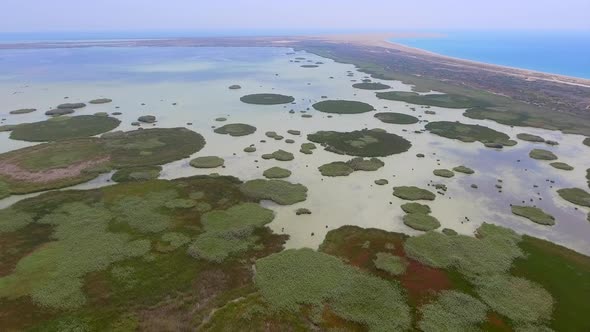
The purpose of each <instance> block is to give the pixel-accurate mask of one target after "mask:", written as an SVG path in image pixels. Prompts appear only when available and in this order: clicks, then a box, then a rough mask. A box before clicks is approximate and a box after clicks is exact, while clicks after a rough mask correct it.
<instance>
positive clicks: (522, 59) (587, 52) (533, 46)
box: [392, 31, 590, 78]
mask: <svg viewBox="0 0 590 332" xmlns="http://www.w3.org/2000/svg"><path fill="white" fill-rule="evenodd" d="M441 35H442V36H441V37H433V38H399V39H394V40H392V42H395V43H399V44H403V45H407V46H410V47H415V48H420V49H424V50H427V51H430V52H434V53H438V54H443V55H447V56H452V57H456V58H462V59H468V60H473V61H478V62H485V63H491V64H497V65H502V66H509V67H517V68H524V69H531V70H535V71H541V72H546V73H553V74H561V75H567V76H574V77H582V78H590V31H574V32H572V31H563V32H546V31H544V32H523V31H506V32H485V31H477V32H457V31H455V32H441Z"/></svg>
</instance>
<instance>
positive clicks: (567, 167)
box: [549, 162, 574, 171]
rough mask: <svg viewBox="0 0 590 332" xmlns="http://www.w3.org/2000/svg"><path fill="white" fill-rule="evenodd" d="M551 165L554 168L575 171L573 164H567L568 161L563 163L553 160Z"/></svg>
mask: <svg viewBox="0 0 590 332" xmlns="http://www.w3.org/2000/svg"><path fill="white" fill-rule="evenodd" d="M549 165H551V166H553V167H554V168H557V169H561V170H564V171H573V170H574V167H573V166H571V165H569V164H566V163H562V162H553V163H551V164H549Z"/></svg>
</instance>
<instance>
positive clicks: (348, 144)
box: [307, 129, 412, 157]
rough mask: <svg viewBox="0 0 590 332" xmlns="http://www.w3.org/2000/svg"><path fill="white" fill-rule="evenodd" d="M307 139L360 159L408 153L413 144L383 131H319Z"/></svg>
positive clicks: (327, 148)
mask: <svg viewBox="0 0 590 332" xmlns="http://www.w3.org/2000/svg"><path fill="white" fill-rule="evenodd" d="M307 139H308V140H310V141H312V142H315V143H319V144H321V145H322V146H323V147H324V148H325V149H326V150H327V151H330V152H334V153H337V154H346V155H351V156H358V157H385V156H389V155H392V154H398V153H403V152H406V151H408V150H409V149H410V147H411V146H412V144H411V143H410V142H409V141H408V140H406V139H404V138H403V137H401V136H398V135H395V134H390V133H387V132H384V131H382V130H368V129H363V130H356V131H352V132H337V131H318V132H316V133H314V134H309V135H307Z"/></svg>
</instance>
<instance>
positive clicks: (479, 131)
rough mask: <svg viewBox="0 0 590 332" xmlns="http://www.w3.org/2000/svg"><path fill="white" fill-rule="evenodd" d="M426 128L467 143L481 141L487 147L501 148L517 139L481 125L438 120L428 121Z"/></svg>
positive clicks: (512, 143) (439, 134)
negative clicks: (511, 138)
mask: <svg viewBox="0 0 590 332" xmlns="http://www.w3.org/2000/svg"><path fill="white" fill-rule="evenodd" d="M425 128H426V129H427V130H428V131H430V132H431V133H433V134H435V135H438V136H442V137H446V138H450V139H457V140H460V141H462V142H466V143H472V142H476V141H479V142H481V143H483V144H484V145H486V147H494V148H501V147H503V146H513V145H515V144H516V142H515V141H512V140H510V136H508V135H506V134H504V133H501V132H499V131H496V130H493V129H491V128H488V127H484V126H480V125H470V124H464V123H460V122H451V121H437V122H430V123H428V124H427V125H426V126H425Z"/></svg>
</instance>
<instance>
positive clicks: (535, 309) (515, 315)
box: [476, 275, 553, 324]
mask: <svg viewBox="0 0 590 332" xmlns="http://www.w3.org/2000/svg"><path fill="white" fill-rule="evenodd" d="M476 291H477V293H478V294H479V296H481V298H482V300H483V301H484V302H485V303H486V304H488V305H489V306H490V307H491V308H492V309H493V310H495V311H496V312H498V313H499V314H501V315H504V316H506V317H508V318H510V319H511V320H512V321H514V322H516V323H517V324H518V323H521V324H522V323H536V324H538V323H541V324H542V323H543V322H549V321H550V320H551V315H552V313H553V297H552V296H551V294H549V292H547V291H546V290H545V289H543V288H542V287H541V286H539V285H538V284H536V283H534V282H531V281H529V280H526V279H523V278H518V277H513V276H506V275H492V276H483V277H482V278H481V279H480V280H479V281H478V282H477V287H476Z"/></svg>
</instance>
